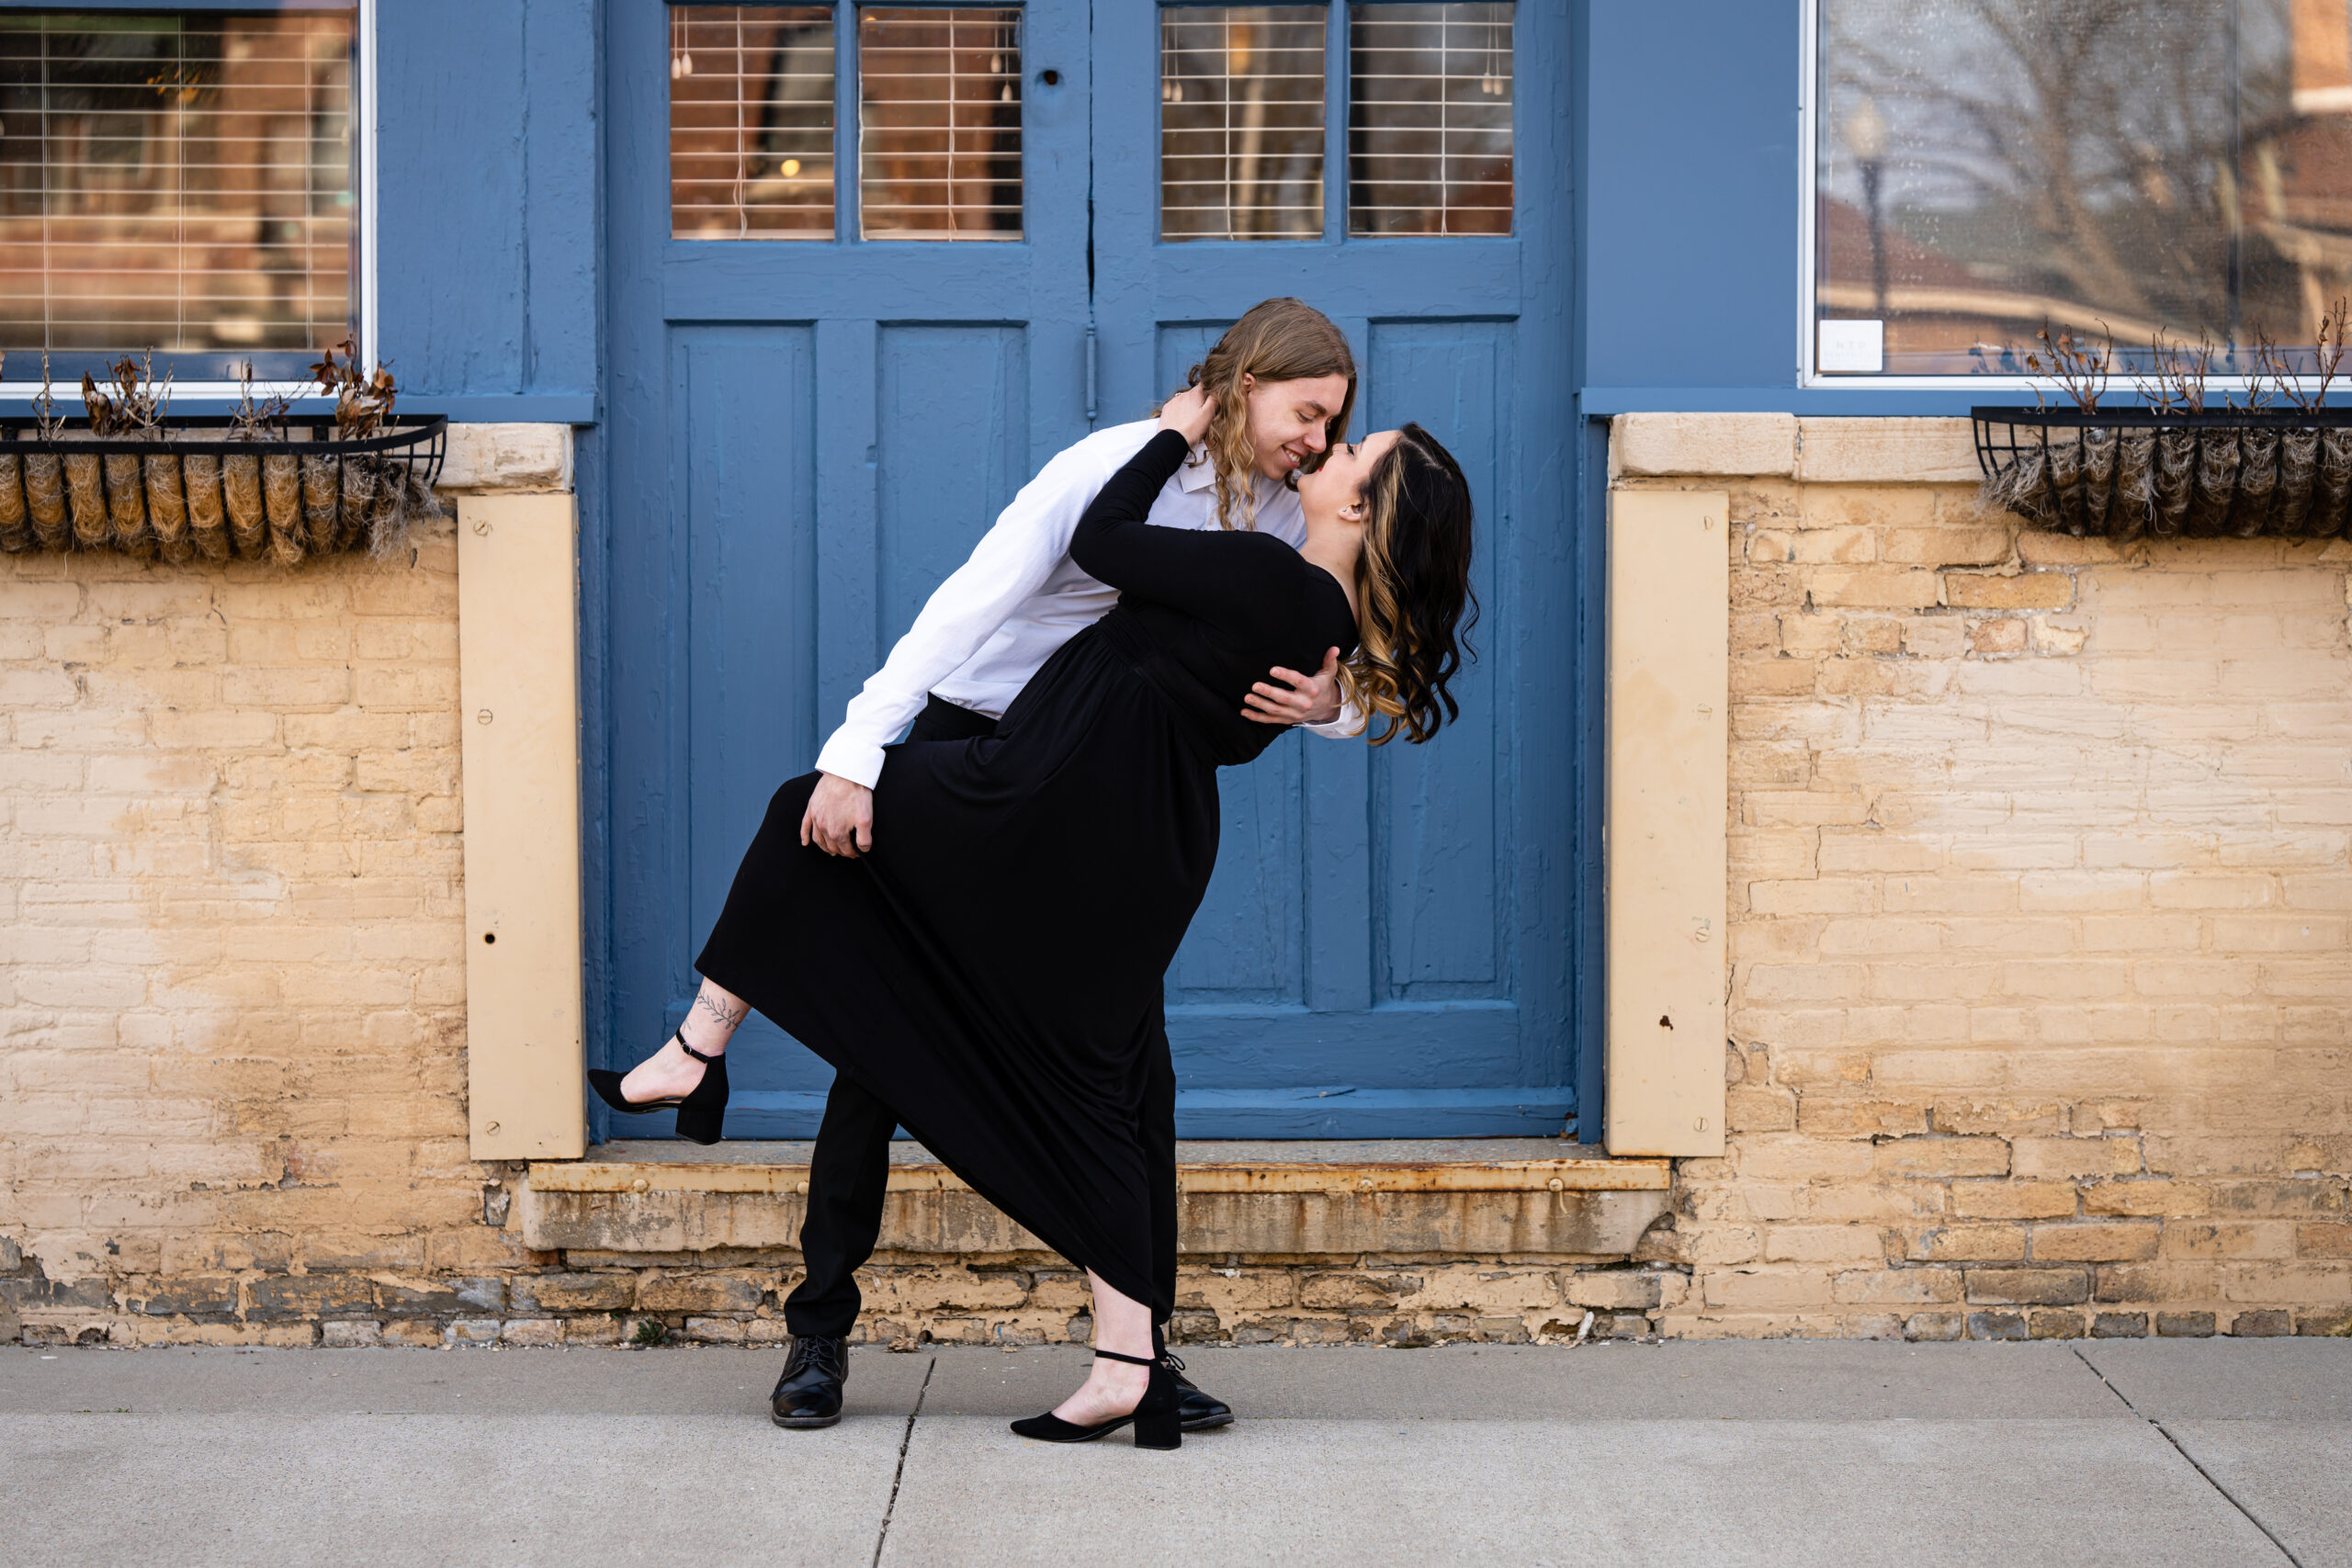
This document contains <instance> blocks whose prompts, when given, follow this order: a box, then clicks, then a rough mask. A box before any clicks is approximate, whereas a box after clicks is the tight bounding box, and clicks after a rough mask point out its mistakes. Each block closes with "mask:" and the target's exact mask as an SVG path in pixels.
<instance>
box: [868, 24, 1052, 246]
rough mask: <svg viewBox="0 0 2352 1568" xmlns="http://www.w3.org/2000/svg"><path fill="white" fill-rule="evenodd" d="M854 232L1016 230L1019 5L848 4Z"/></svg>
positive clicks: (929, 236) (994, 233)
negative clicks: (854, 91)
mask: <svg viewBox="0 0 2352 1568" xmlns="http://www.w3.org/2000/svg"><path fill="white" fill-rule="evenodd" d="M857 26H858V31H857V56H858V59H857V69H858V117H859V123H858V141H857V146H858V164H857V182H858V209H859V210H858V231H859V232H860V233H861V234H862V235H864V237H865V238H866V239H869V240H1017V239H1019V238H1021V11H1020V8H1019V7H1018V6H984V7H974V8H970V9H964V10H953V11H944V10H915V9H912V8H908V9H898V8H892V9H887V10H886V9H883V8H880V7H874V8H871V9H867V10H862V11H860V12H859V13H858V23H857Z"/></svg>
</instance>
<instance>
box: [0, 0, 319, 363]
mask: <svg viewBox="0 0 2352 1568" xmlns="http://www.w3.org/2000/svg"><path fill="white" fill-rule="evenodd" d="M352 51H353V45H352V13H350V12H348V11H343V12H338V13H337V14H334V15H332V16H328V15H319V14H312V15H307V16H306V15H302V14H300V13H299V12H285V11H279V12H273V13H272V14H270V15H267V16H209V17H208V16H203V15H192V16H185V17H178V16H160V15H142V14H140V13H136V12H120V11H117V12H104V13H92V12H80V13H71V12H57V13H45V12H39V11H29V12H28V11H15V12H8V11H0V350H15V351H17V353H16V354H15V355H13V356H12V358H11V360H10V363H9V369H10V371H11V378H12V379H15V380H19V381H21V380H26V379H30V378H38V377H39V375H40V352H41V351H42V350H44V349H46V350H49V351H50V352H51V374H52V376H53V377H54V378H55V380H56V382H57V383H58V384H59V385H60V386H66V385H71V384H72V383H74V381H76V380H78V379H79V378H80V377H81V375H82V374H83V372H84V371H85V370H92V371H97V370H101V369H102V367H103V364H104V362H105V360H106V359H107V358H109V357H112V356H115V355H122V354H126V353H135V352H138V351H141V350H143V349H147V348H153V349H156V350H158V351H159V352H160V353H161V354H163V355H165V356H167V358H168V360H169V363H170V365H171V367H172V370H173V373H174V374H175V376H176V377H178V378H179V379H181V380H182V381H191V380H215V379H233V378H235V375H236V371H235V369H234V368H233V367H234V366H235V364H236V363H237V362H239V361H242V360H244V359H247V358H250V359H252V360H253V361H254V369H255V372H256V373H257V374H259V375H261V376H263V377H265V378H271V377H284V378H299V377H300V375H301V374H302V372H303V369H304V367H306V366H307V364H308V362H309V361H310V360H311V359H312V358H315V357H316V355H317V354H318V351H319V350H321V349H322V348H326V347H328V346H330V345H332V344H337V343H340V342H341V341H342V340H343V339H344V338H345V337H346V336H349V335H350V334H351V333H352V332H353V331H354V329H355V321H354V310H353V300H354V291H353V287H352V250H353V242H354V239H355V235H356V227H357V226H356V220H355V209H354V207H353V203H352V190H353V167H352V141H351V79H352ZM26 351H30V352H29V353H28V352H26ZM157 368H158V371H159V373H160V371H161V369H162V367H160V366H159V367H157Z"/></svg>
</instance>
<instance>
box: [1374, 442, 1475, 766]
mask: <svg viewBox="0 0 2352 1568" xmlns="http://www.w3.org/2000/svg"><path fill="white" fill-rule="evenodd" d="M1363 494H1364V502H1365V514H1364V524H1363V554H1362V555H1360V556H1359V557H1358V558H1357V559H1356V605H1357V615H1356V622H1357V625H1356V637H1357V646H1356V650H1355V652H1354V653H1353V654H1351V656H1350V657H1349V659H1348V660H1347V662H1346V663H1344V664H1342V665H1340V683H1341V685H1343V686H1344V687H1345V688H1346V690H1347V694H1348V695H1349V696H1350V697H1351V698H1352V699H1353V700H1354V702H1355V704H1356V706H1357V707H1358V708H1359V709H1361V710H1362V711H1363V714H1364V716H1365V718H1366V722H1367V723H1369V721H1370V719H1371V717H1372V716H1374V715H1375V714H1376V715H1378V716H1381V717H1383V718H1385V719H1386V720H1387V721H1388V728H1386V729H1385V730H1383V731H1382V732H1381V733H1380V734H1378V735H1374V736H1371V737H1370V739H1371V741H1372V743H1373V744H1374V746H1379V745H1384V744H1385V743H1386V742H1388V741H1390V740H1393V739H1396V737H1397V731H1398V730H1399V729H1402V730H1403V731H1404V732H1405V734H1406V736H1407V737H1408V739H1411V740H1413V741H1414V742H1415V743H1416V744H1418V743H1419V742H1421V741H1424V740H1427V739H1429V738H1430V736H1432V735H1435V734H1436V733H1437V731H1438V727H1439V726H1440V725H1441V724H1443V723H1445V722H1447V721H1448V720H1451V719H1454V718H1458V717H1460V716H1461V713H1462V708H1461V705H1460V704H1458V703H1456V702H1455V701H1454V700H1453V693H1451V692H1449V691H1447V690H1446V683H1447V682H1450V681H1452V680H1453V676H1454V672H1455V671H1458V670H1460V669H1461V667H1462V655H1463V654H1464V652H1468V653H1469V654H1470V656H1471V657H1472V658H1474V659H1475V658H1476V657H1477V653H1476V649H1471V648H1470V645H1469V632H1470V628H1471V627H1472V626H1476V625H1477V624H1478V596H1477V594H1476V593H1475V592H1472V591H1471V588H1470V481H1469V480H1468V479H1464V478H1463V477H1462V465H1461V464H1459V463H1457V462H1455V461H1454V460H1453V453H1451V452H1449V451H1447V450H1446V449H1445V448H1444V446H1442V445H1440V444H1439V442H1438V439H1437V437H1436V436H1434V435H1431V434H1430V433H1429V432H1428V431H1426V430H1423V429H1422V428H1421V427H1420V426H1419V425H1418V424H1408V425H1406V426H1405V427H1404V428H1403V429H1402V430H1400V431H1398V432H1397V445H1395V446H1391V447H1390V448H1389V449H1388V450H1387V452H1386V453H1385V454H1384V455H1383V456H1382V457H1381V459H1380V461H1379V462H1377V463H1375V464H1374V465H1373V468H1372V472H1371V474H1370V475H1369V476H1368V477H1367V478H1366V479H1365V480H1364V487H1363ZM1465 608H1466V609H1467V610H1468V612H1469V618H1468V619H1467V620H1464V618H1463V612H1464V609H1465ZM1441 708H1442V709H1443V715H1442V716H1440V712H1439V710H1440V709H1441Z"/></svg>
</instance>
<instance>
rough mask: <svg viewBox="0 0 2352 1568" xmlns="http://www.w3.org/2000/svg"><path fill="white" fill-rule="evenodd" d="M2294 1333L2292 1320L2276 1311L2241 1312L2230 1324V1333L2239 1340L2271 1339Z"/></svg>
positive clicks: (2287, 1315)
mask: <svg viewBox="0 0 2352 1568" xmlns="http://www.w3.org/2000/svg"><path fill="white" fill-rule="evenodd" d="M2294 1331H2295V1325H2294V1320H2293V1319H2292V1318H2291V1317H2290V1315H2289V1314H2286V1313H2283V1312H2278V1311H2263V1312H2242V1313H2240V1314H2237V1316H2236V1317H2234V1318H2233V1319H2232V1320H2231V1322H2230V1333H2231V1334H2232V1335H2233V1336H2234V1337H2238V1338H2240V1339H2272V1338H2277V1337H2279V1336H2281V1335H2288V1334H2292V1333H2293V1332H2294Z"/></svg>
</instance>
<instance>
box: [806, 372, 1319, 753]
mask: <svg viewBox="0 0 2352 1568" xmlns="http://www.w3.org/2000/svg"><path fill="white" fill-rule="evenodd" d="M1158 431H1159V422H1158V421H1156V420H1148V419H1143V420H1137V421H1136V422H1135V423H1132V424H1119V425H1114V426H1112V427H1111V428H1110V429H1108V430H1098V431H1096V432H1095V433H1094V434H1091V435H1090V436H1088V437H1087V438H1086V439H1085V440H1083V441H1080V443H1078V444H1077V445H1076V446H1071V447H1069V448H1067V449H1066V450H1064V451H1063V452H1062V453H1060V454H1059V455H1058V456H1057V457H1055V458H1054V460H1053V461H1052V462H1050V463H1047V464H1046V467H1045V468H1044V469H1043V470H1042V471H1041V472H1039V474H1038V475H1037V477H1036V478H1035V479H1031V480H1030V481H1029V482H1028V483H1027V484H1025V485H1023V486H1022V487H1021V493H1020V494H1019V495H1016V496H1014V497H1013V498H1012V504H1011V505H1010V506H1007V507H1006V508H1005V509H1004V510H1003V511H1002V512H1001V513H998V515H997V520H996V524H995V525H994V526H993V527H991V528H989V531H988V533H987V535H986V536H984V537H982V538H981V540H980V543H979V546H978V548H976V549H974V550H973V551H972V558H971V559H969V560H967V561H966V562H965V563H964V564H963V565H962V566H960V567H958V568H956V570H955V571H954V573H952V574H951V575H950V576H949V577H948V579H947V581H944V582H943V583H941V584H940V585H939V587H938V588H937V589H936V590H935V591H933V593H932V596H931V599H930V601H929V602H928V603H926V604H924V605H923V607H922V614H921V615H917V616H916V617H915V624H914V625H913V626H910V627H908V628H907V635H906V636H904V637H900V638H899V643H898V646H897V647H895V648H893V649H891V650H890V657H889V658H888V660H885V661H884V663H883V665H882V668H881V669H879V670H877V671H875V672H874V675H873V677H872V678H871V679H870V680H868V681H867V682H865V687H864V689H863V690H861V691H860V692H859V693H858V694H857V695H856V696H854V697H853V698H851V699H850V704H849V713H848V715H847V716H845V717H844V718H843V719H842V726H841V728H839V729H836V730H834V731H833V734H832V738H831V739H829V740H827V741H826V742H825V747H824V750H821V751H820V752H819V753H818V754H817V766H818V767H819V768H820V769H821V770H822V771H823V772H825V773H832V774H835V775H837V776H839V777H841V778H844V779H848V780H850V781H851V782H852V783H854V784H864V785H865V787H866V788H868V789H871V788H873V787H874V781H875V780H876V779H877V778H880V777H881V776H882V748H883V747H884V746H886V745H888V743H889V742H891V741H893V740H896V739H898V738H899V735H900V734H902V733H903V732H904V731H905V729H906V728H907V726H908V725H909V724H910V723H912V722H913V721H914V716H915V715H916V714H917V713H919V712H921V711H922V705H923V701H924V699H925V697H927V696H928V695H929V694H932V693H933V692H936V693H937V694H939V695H940V696H941V697H943V698H944V699H945V700H946V701H948V702H951V703H954V704H956V705H957V706H958V707H967V708H971V709H973V710H974V711H975V712H978V713H984V714H988V715H989V716H1000V717H1001V716H1002V715H1003V713H1004V710H1005V709H1006V708H1007V707H1009V706H1011V705H1012V699H1013V698H1014V697H1015V696H1016V695H1018V694H1019V693H1020V691H1021V688H1022V687H1023V686H1025V685H1027V684H1028V683H1029V678H1030V677H1031V676H1032V675H1035V673H1036V672H1037V671H1038V670H1039V669H1040V668H1042V667H1043V666H1044V664H1045V662H1046V660H1048V659H1050V658H1052V657H1053V654H1054V651H1055V650H1056V649H1058V648H1060V647H1061V645H1062V644H1064V643H1066V642H1068V641H1069V639H1070V638H1071V637H1076V636H1077V635H1078V634H1079V633H1080V631H1082V630H1084V629H1085V628H1086V627H1088V626H1092V625H1093V624H1094V623H1095V622H1097V621H1099V620H1101V619H1102V618H1103V615H1105V614H1106V613H1107V612H1108V611H1109V610H1110V608H1111V606H1112V605H1114V604H1117V603H1118V601H1119V592H1118V590H1117V589H1115V588H1113V587H1110V586H1109V585H1108V584H1105V583H1103V582H1098V581H1095V580H1094V579H1093V578H1091V577H1089V576H1087V575H1086V573H1084V572H1083V571H1080V570H1079V569H1078V567H1077V565H1076V563H1074V562H1073V561H1071V559H1070V558H1069V542H1070V538H1071V536H1073V535H1075V534H1076V533H1077V532H1078V520H1079V517H1080V515H1081V514H1082V513H1084V512H1085V511H1086V508H1087V505H1088V503H1089V502H1092V501H1093V499H1094V496H1095V492H1096V491H1100V490H1101V489H1102V488H1103V485H1104V484H1106V483H1108V482H1109V480H1110V478H1111V476H1112V475H1113V474H1115V473H1117V472H1118V471H1119V470H1120V468H1124V467H1125V465H1126V462H1127V459H1128V458H1130V457H1134V456H1135V455H1136V453H1137V452H1140V451H1142V450H1143V448H1144V445H1145V443H1147V442H1148V441H1149V440H1150V439H1151V438H1152V436H1153V434H1156V433H1157V432H1158ZM1251 479H1252V482H1253V483H1254V484H1255V485H1256V487H1257V500H1258V517H1257V530H1258V532H1259V533H1261V534H1272V536H1274V537H1276V538H1278V539H1280V540H1282V541H1283V543H1284V544H1286V545H1288V546H1290V547H1292V548H1293V549H1296V548H1298V547H1300V546H1301V545H1303V544H1305V543H1306V518H1305V517H1304V516H1303V515H1302V514H1301V513H1300V512H1299V505H1298V496H1297V495H1296V494H1295V492H1294V491H1292V490H1291V489H1290V488H1289V487H1288V486H1287V485H1283V484H1280V483H1277V482H1276V481H1274V480H1272V479H1266V478H1265V477H1263V476H1262V475H1252V476H1251ZM1148 521H1150V522H1152V523H1155V524H1158V525H1160V526H1161V527H1164V528H1214V527H1216V526H1217V521H1216V473H1215V471H1214V469H1213V468H1211V466H1210V464H1209V463H1208V461H1207V460H1206V458H1205V457H1204V452H1203V449H1202V448H1201V447H1199V446H1194V447H1193V458H1192V460H1190V461H1188V462H1187V463H1186V464H1185V465H1184V466H1183V467H1182V468H1179V469H1177V470H1176V476H1175V478H1173V479H1170V480H1169V481H1168V482H1167V484H1165V485H1163V486H1162V487H1161V488H1160V491H1159V495H1158V496H1156V497H1155V498H1153V501H1152V503H1151V511H1150V513H1148ZM1308 728H1312V729H1313V730H1314V731H1315V732H1316V733H1317V734H1318V735H1327V736H1330V737H1332V738H1333V739H1345V738H1349V737H1352V736H1354V735H1355V734H1357V733H1358V732H1359V731H1361V729H1362V728H1363V725H1362V722H1361V720H1360V718H1359V716H1357V715H1356V714H1354V713H1353V712H1352V711H1347V710H1343V711H1342V712H1341V713H1340V716H1339V718H1338V719H1336V720H1334V721H1333V722H1332V723H1330V724H1320V725H1311V726H1309V727H1308Z"/></svg>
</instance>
